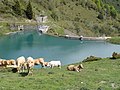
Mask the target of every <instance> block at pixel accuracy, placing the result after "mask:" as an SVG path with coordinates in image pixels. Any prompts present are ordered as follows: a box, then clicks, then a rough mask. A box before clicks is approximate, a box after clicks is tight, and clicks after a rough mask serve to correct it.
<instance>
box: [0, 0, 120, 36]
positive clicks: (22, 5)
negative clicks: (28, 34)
mask: <svg viewBox="0 0 120 90" xmlns="http://www.w3.org/2000/svg"><path fill="white" fill-rule="evenodd" d="M29 3H30V4H31V7H32V11H31V12H32V13H30V11H29V8H30V7H28V4H29ZM119 3H120V0H115V2H113V0H110V2H108V0H31V2H29V0H1V1H0V13H1V14H0V25H1V23H2V22H6V23H8V24H7V25H4V26H5V27H6V26H8V27H9V25H10V24H11V23H16V22H24V23H28V22H26V21H28V20H27V19H32V21H35V20H36V16H39V15H47V16H48V20H49V21H48V22H47V23H46V24H48V25H50V30H49V32H48V33H52V34H59V35H61V34H64V29H67V30H69V31H71V32H73V33H76V34H78V35H84V36H103V35H106V36H116V35H120V14H119V10H120V7H119ZM27 7H28V9H27ZM1 26H3V24H2V25H1ZM0 29H1V28H0ZM4 30H6V28H5V29H4ZM2 31H3V30H2Z"/></svg>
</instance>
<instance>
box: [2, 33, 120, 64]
mask: <svg viewBox="0 0 120 90" xmlns="http://www.w3.org/2000/svg"><path fill="white" fill-rule="evenodd" d="M113 52H118V53H120V45H115V44H110V43H107V42H105V41H84V40H83V41H80V40H70V39H65V38H60V37H53V36H49V35H40V34H39V33H38V32H37V31H25V32H20V33H16V34H13V35H8V36H3V37H1V38H0V58H2V59H17V58H18V57H20V56H25V57H26V58H27V57H28V56H32V57H33V58H39V57H43V58H44V59H45V61H50V60H60V61H61V62H62V65H67V64H70V63H76V62H80V61H82V60H83V59H85V58H86V57H88V56H91V55H94V56H97V57H111V55H112V53H113Z"/></svg>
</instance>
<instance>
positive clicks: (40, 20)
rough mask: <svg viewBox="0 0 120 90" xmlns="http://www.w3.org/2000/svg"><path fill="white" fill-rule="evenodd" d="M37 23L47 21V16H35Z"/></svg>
mask: <svg viewBox="0 0 120 90" xmlns="http://www.w3.org/2000/svg"><path fill="white" fill-rule="evenodd" d="M36 20H37V23H45V22H47V16H44V15H40V16H37V17H36Z"/></svg>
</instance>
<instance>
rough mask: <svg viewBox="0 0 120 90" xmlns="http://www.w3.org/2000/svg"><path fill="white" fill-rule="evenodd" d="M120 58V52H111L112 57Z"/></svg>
mask: <svg viewBox="0 0 120 90" xmlns="http://www.w3.org/2000/svg"><path fill="white" fill-rule="evenodd" d="M118 58H120V53H116V52H113V54H112V59H118Z"/></svg>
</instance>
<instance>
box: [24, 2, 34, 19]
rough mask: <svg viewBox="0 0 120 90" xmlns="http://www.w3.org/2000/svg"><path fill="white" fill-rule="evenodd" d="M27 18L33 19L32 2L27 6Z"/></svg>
mask: <svg viewBox="0 0 120 90" xmlns="http://www.w3.org/2000/svg"><path fill="white" fill-rule="evenodd" d="M26 16H27V18H28V19H32V18H33V10H32V5H31V2H30V1H29V3H28V5H27V9H26Z"/></svg>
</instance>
